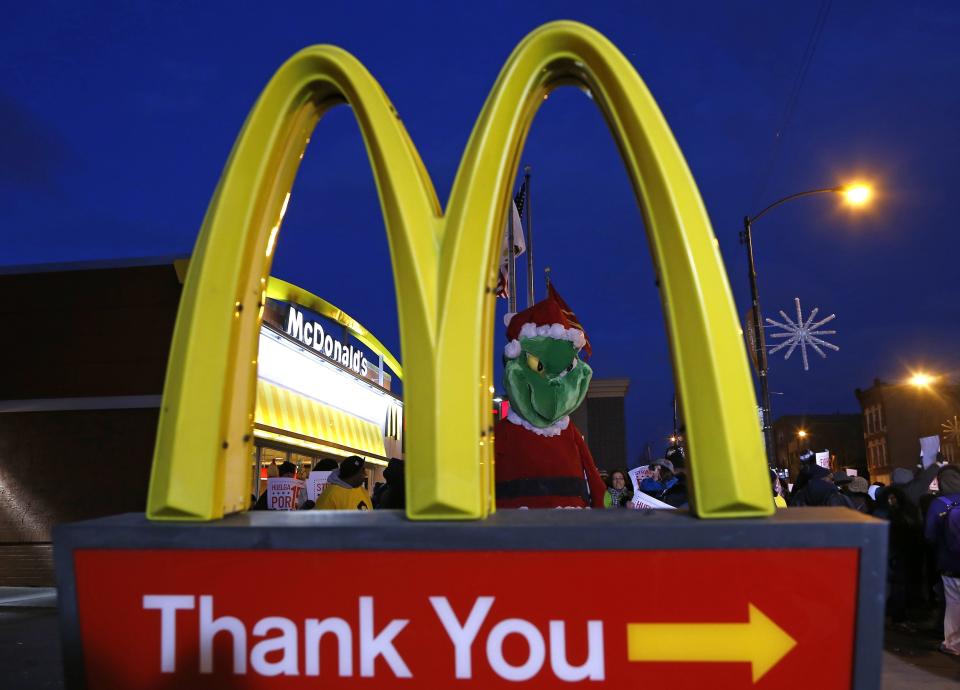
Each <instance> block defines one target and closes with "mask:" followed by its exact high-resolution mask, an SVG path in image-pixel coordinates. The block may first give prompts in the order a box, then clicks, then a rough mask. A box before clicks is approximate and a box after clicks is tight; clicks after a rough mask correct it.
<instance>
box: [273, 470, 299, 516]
mask: <svg viewBox="0 0 960 690" xmlns="http://www.w3.org/2000/svg"><path fill="white" fill-rule="evenodd" d="M301 491H303V482H302V481H300V480H299V479H291V478H289V477H270V479H268V480H267V510H296V509H297V507H298V505H299V504H298V501H299V499H300V492H301Z"/></svg>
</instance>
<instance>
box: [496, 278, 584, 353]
mask: <svg viewBox="0 0 960 690" xmlns="http://www.w3.org/2000/svg"><path fill="white" fill-rule="evenodd" d="M547 292H548V294H547V297H546V299H543V300H541V301H539V302H537V303H536V304H534V305H533V306H532V307H529V308H527V309H524V310H523V311H521V312H516V313H513V314H511V313H508V314H506V315H504V317H503V322H504V324H506V326H507V344H506V345H505V346H504V348H503V354H504V355H505V356H506V357H507V358H509V359H516V358H517V357H519V356H520V338H534V337H536V336H538V335H540V336H546V337H548V338H553V339H554V340H569V341H570V342H571V343H573V346H574V347H575V348H577V349H578V350H580V349H583V350H584V351H585V353H586V356H587V358H588V359H589V358H590V353H591V348H590V339H589V338H587V334H586V332H585V331H584V330H583V326H582V325H581V324H580V321H579V320H578V319H577V315H576V314H574V313H573V310H572V309H570V307H569V306H567V303H566V302H565V301H563V298H562V297H560V295H559V294H558V293H557V291H556V290H555V289H554V287H553V284H552V283H551V284H550V285H549V286H548V287H547Z"/></svg>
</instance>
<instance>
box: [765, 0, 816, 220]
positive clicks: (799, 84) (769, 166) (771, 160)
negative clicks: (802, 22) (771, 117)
mask: <svg viewBox="0 0 960 690" xmlns="http://www.w3.org/2000/svg"><path fill="white" fill-rule="evenodd" d="M832 6H833V0H822V1H821V3H820V9H819V10H818V11H817V18H816V19H815V20H814V22H813V29H812V30H811V31H810V37H809V38H808V39H807V45H806V48H804V51H803V58H802V59H801V60H800V69H799V70H798V71H797V74H796V76H795V77H794V79H793V86H792V87H791V89H790V95H789V96H788V97H787V103H786V106H785V107H784V109H783V114H782V115H781V117H780V120H779V123H778V125H777V129H776V133H775V134H774V141H773V149H772V150H771V151H770V156H769V157H768V159H767V162H766V164H765V165H764V167H763V174H762V175H761V177H760V179H759V180H758V182H757V184H758V187H757V188H756V191H755V193H754V195H753V199H752V201H751V204H750V207H751V208H756V207H757V206H758V205H759V204H760V202H761V200H762V198H763V195H764V194H765V193H766V191H767V183H768V182H769V181H770V177H771V176H772V175H773V172H774V170H775V169H776V166H777V163H778V162H779V159H780V150H781V143H782V142H783V138H784V133H785V132H786V130H787V127H789V126H790V121H791V119H792V118H793V113H794V110H796V107H797V102H798V101H799V100H800V92H801V91H802V90H803V84H804V82H805V81H806V80H807V74H808V73H809V71H810V65H811V64H812V63H813V56H814V55H815V54H816V52H817V47H818V46H819V45H820V38H821V36H822V35H823V28H824V26H826V24H827V17H828V16H829V15H830V8H831V7H832Z"/></svg>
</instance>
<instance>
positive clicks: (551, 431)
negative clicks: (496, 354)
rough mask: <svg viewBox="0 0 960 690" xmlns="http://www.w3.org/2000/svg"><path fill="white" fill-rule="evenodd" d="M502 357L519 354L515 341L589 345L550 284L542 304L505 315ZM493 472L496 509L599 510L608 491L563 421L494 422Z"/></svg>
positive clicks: (511, 418)
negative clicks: (546, 424) (544, 424)
mask: <svg viewBox="0 0 960 690" xmlns="http://www.w3.org/2000/svg"><path fill="white" fill-rule="evenodd" d="M505 320H506V321H507V340H508V342H507V345H506V346H505V347H504V355H505V356H506V357H507V358H508V359H516V358H517V357H519V356H520V354H521V347H520V338H532V337H536V336H545V337H548V338H553V339H555V340H569V341H570V342H572V343H573V345H574V346H575V347H576V348H577V349H580V348H585V350H586V352H587V354H588V356H589V353H590V342H589V340H588V339H587V337H586V334H585V333H584V330H583V326H581V325H580V323H579V322H578V321H577V318H576V315H575V314H574V313H573V311H572V310H571V309H570V307H568V306H567V304H566V302H564V301H563V299H562V298H561V297H560V295H558V294H557V292H556V290H554V289H553V286H552V285H551V286H550V288H549V295H548V297H547V299H545V300H543V301H541V302H538V303H537V304H535V305H533V306H532V307H530V308H529V309H527V310H525V311H522V312H519V313H517V314H507V316H506V319H505ZM495 433H496V436H495V444H494V448H495V459H496V465H495V471H496V491H497V506H498V507H500V508H521V507H527V508H567V507H573V508H586V507H594V508H602V507H603V497H604V494H605V493H606V490H607V487H606V485H605V484H604V482H603V479H601V478H600V473H599V472H598V471H597V466H596V464H595V463H594V461H593V456H592V455H591V454H590V449H589V448H587V444H586V442H585V441H584V440H583V435H582V434H581V433H580V430H579V429H577V427H576V425H574V424H573V422H571V421H570V417H569V416H564V417H562V418H561V419H559V420H558V421H557V422H555V423H554V424H552V425H550V426H549V427H546V428H540V427H536V426H534V425H532V424H530V422H528V421H527V420H525V419H523V418H522V417H520V416H519V415H518V414H517V413H516V412H514V410H513V409H511V411H510V413H509V414H508V416H507V418H506V419H501V420H500V421H499V422H498V423H497V427H496V432H495Z"/></svg>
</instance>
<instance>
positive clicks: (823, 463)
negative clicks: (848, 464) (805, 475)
mask: <svg viewBox="0 0 960 690" xmlns="http://www.w3.org/2000/svg"><path fill="white" fill-rule="evenodd" d="M817 464H818V465H820V467H825V468H827V469H828V470H829V469H830V451H829V450H825V451H823V452H820V453H817Z"/></svg>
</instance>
